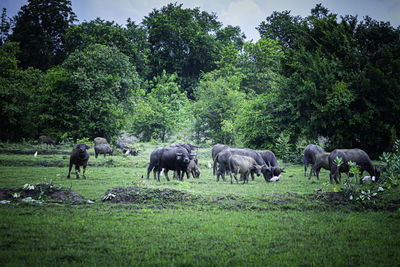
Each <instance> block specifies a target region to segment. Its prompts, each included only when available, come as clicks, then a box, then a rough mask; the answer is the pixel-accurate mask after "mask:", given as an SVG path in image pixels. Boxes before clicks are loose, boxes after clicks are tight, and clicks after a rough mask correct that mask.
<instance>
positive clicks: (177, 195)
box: [103, 186, 197, 205]
mask: <svg viewBox="0 0 400 267" xmlns="http://www.w3.org/2000/svg"><path fill="white" fill-rule="evenodd" d="M196 198H197V197H195V196H193V195H191V194H189V193H187V192H184V191H179V190H174V189H168V188H165V189H162V190H160V189H153V188H144V187H136V186H130V187H114V188H112V189H110V190H107V191H106V193H105V195H104V197H103V201H109V202H112V203H119V202H125V203H135V204H150V203H154V204H157V205H163V204H168V203H176V202H182V203H184V202H191V201H193V200H194V199H196Z"/></svg>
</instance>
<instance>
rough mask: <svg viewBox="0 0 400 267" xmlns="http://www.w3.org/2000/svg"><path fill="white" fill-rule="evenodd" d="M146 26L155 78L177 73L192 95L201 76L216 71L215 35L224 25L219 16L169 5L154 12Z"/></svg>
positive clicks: (149, 16) (150, 59) (184, 86)
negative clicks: (164, 73)
mask: <svg viewBox="0 0 400 267" xmlns="http://www.w3.org/2000/svg"><path fill="white" fill-rule="evenodd" d="M142 24H143V25H144V27H145V29H146V31H147V33H148V41H149V43H150V54H149V62H150V66H152V73H151V76H158V75H161V74H162V72H163V70H166V72H167V73H169V74H172V73H175V72H176V73H177V74H178V77H179V79H180V80H181V81H180V83H181V84H182V86H183V89H184V90H186V91H188V93H189V94H191V92H192V87H191V85H193V84H194V83H195V82H196V81H197V79H198V77H199V75H200V73H201V72H208V71H211V70H213V69H214V68H215V62H216V60H217V59H218V46H217V42H216V40H215V32H216V31H217V30H219V29H220V27H221V25H222V24H221V23H220V22H218V21H217V17H216V15H215V14H209V13H207V12H205V11H200V10H199V9H198V8H194V9H184V8H182V4H180V5H177V4H168V5H167V6H164V7H162V8H161V9H160V10H156V9H154V10H153V11H152V12H151V13H150V14H149V15H148V16H146V17H145V18H144V20H143V22H142Z"/></svg>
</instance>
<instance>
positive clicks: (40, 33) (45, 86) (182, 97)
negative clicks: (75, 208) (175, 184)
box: [0, 0, 400, 156]
mask: <svg viewBox="0 0 400 267" xmlns="http://www.w3.org/2000/svg"><path fill="white" fill-rule="evenodd" d="M257 29H258V31H259V33H260V35H261V37H262V38H261V39H260V40H259V41H257V42H255V43H253V42H246V41H245V35H244V34H243V33H242V31H241V29H240V28H239V27H238V26H236V27H234V26H227V27H223V26H222V23H221V22H219V21H218V17H217V15H216V14H214V13H208V12H205V11H201V10H200V9H198V8H194V9H184V8H183V7H182V5H179V4H176V3H175V4H169V5H167V6H164V7H162V8H161V9H158V10H157V9H154V10H153V11H152V12H151V13H149V14H148V15H147V16H146V17H144V18H143V20H142V22H140V23H139V24H136V23H135V22H134V21H132V20H130V19H127V23H126V25H118V24H116V23H114V22H110V21H104V20H102V19H100V18H98V19H96V20H93V21H89V22H81V23H78V22H77V19H76V16H75V14H74V12H73V10H72V6H71V2H70V1H68V0H46V1H42V0H29V1H28V4H27V5H25V6H23V7H22V8H21V11H20V12H19V13H18V15H17V16H15V17H14V18H8V17H7V13H6V10H3V13H2V17H1V25H0V31H1V32H0V34H1V36H0V42H1V43H0V45H1V49H0V101H1V103H0V106H1V117H2V120H1V122H0V127H1V129H2V130H1V132H0V139H1V140H9V141H19V140H21V139H23V138H24V139H36V138H37V137H38V136H39V135H50V136H52V137H53V138H55V139H57V140H58V141H61V140H67V139H75V140H76V139H77V138H83V137H89V138H93V137H95V136H103V137H106V138H107V139H110V140H112V139H113V138H116V136H118V135H119V134H120V132H121V130H125V131H127V132H129V133H131V134H133V135H135V136H137V137H138V138H140V139H141V140H142V141H149V140H152V139H155V140H161V141H167V140H168V139H171V138H172V137H174V138H175V139H178V140H179V139H180V140H186V139H191V140H193V141H195V142H206V141H211V142H220V143H225V144H232V145H238V146H246V147H253V148H263V149H273V150H275V151H277V154H278V155H280V156H282V155H287V154H288V151H289V150H295V148H296V147H299V146H301V144H304V143H309V142H313V141H315V140H316V139H317V138H319V137H323V138H324V139H325V140H327V143H326V149H327V150H329V149H332V148H337V147H343V148H345V147H348V148H351V147H358V148H362V149H364V150H366V151H368V152H369V153H370V154H371V155H378V154H380V153H381V152H382V151H384V150H388V149H389V148H390V147H391V145H392V144H393V142H394V140H395V139H396V138H398V137H399V136H398V135H399V134H398V133H399V131H400V120H399V119H398V118H397V114H399V112H400V28H393V27H392V26H391V25H390V23H386V22H379V21H376V20H373V19H372V18H369V17H366V18H364V19H363V20H359V19H358V18H357V17H356V16H351V15H347V16H344V17H338V15H337V14H333V13H331V12H330V11H329V10H328V9H326V8H325V7H323V6H321V5H317V6H315V7H314V8H313V9H312V10H311V13H310V15H309V16H307V17H305V18H303V17H299V16H293V15H291V14H290V11H284V12H274V13H273V14H271V15H270V16H268V17H266V19H265V21H262V22H260V24H259V25H258V26H257Z"/></svg>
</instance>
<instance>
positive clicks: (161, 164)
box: [157, 146, 194, 181]
mask: <svg viewBox="0 0 400 267" xmlns="http://www.w3.org/2000/svg"><path fill="white" fill-rule="evenodd" d="M193 158H194V157H193V155H191V154H190V153H189V152H188V151H187V149H186V148H184V147H182V146H165V147H163V148H162V149H161V151H160V154H159V156H158V163H157V179H158V181H160V172H161V170H162V169H164V173H165V178H166V179H167V181H169V178H168V171H169V170H174V171H177V173H178V177H179V179H180V180H181V181H182V180H183V175H184V173H185V172H186V170H187V167H188V165H189V162H190V160H191V159H193Z"/></svg>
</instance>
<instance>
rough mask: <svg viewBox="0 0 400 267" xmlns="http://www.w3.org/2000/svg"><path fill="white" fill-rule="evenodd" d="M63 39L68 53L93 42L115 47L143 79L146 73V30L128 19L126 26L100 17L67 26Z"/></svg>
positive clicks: (147, 70)
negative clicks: (127, 58)
mask: <svg viewBox="0 0 400 267" xmlns="http://www.w3.org/2000/svg"><path fill="white" fill-rule="evenodd" d="M65 39H66V41H65V48H66V50H67V52H68V53H72V52H74V51H75V50H76V49H79V50H82V49H84V48H86V47H88V46H90V45H94V44H102V45H105V46H108V47H117V48H118V49H119V50H120V51H121V52H122V53H124V54H125V55H127V56H128V57H129V60H130V62H131V63H132V64H133V65H134V66H135V67H136V70H137V71H138V73H139V74H140V75H141V77H142V78H143V79H145V78H146V75H148V72H149V69H148V65H147V64H148V62H147V54H148V44H147V40H146V32H145V30H144V29H142V28H140V27H139V26H137V25H136V24H135V23H134V22H133V21H131V20H130V19H128V23H127V25H126V27H122V26H121V25H118V24H116V23H114V22H113V21H112V22H110V21H104V20H102V19H100V18H97V19H95V20H92V21H90V22H83V23H81V24H78V25H73V26H71V27H69V28H68V30H67V32H66V38H65Z"/></svg>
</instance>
